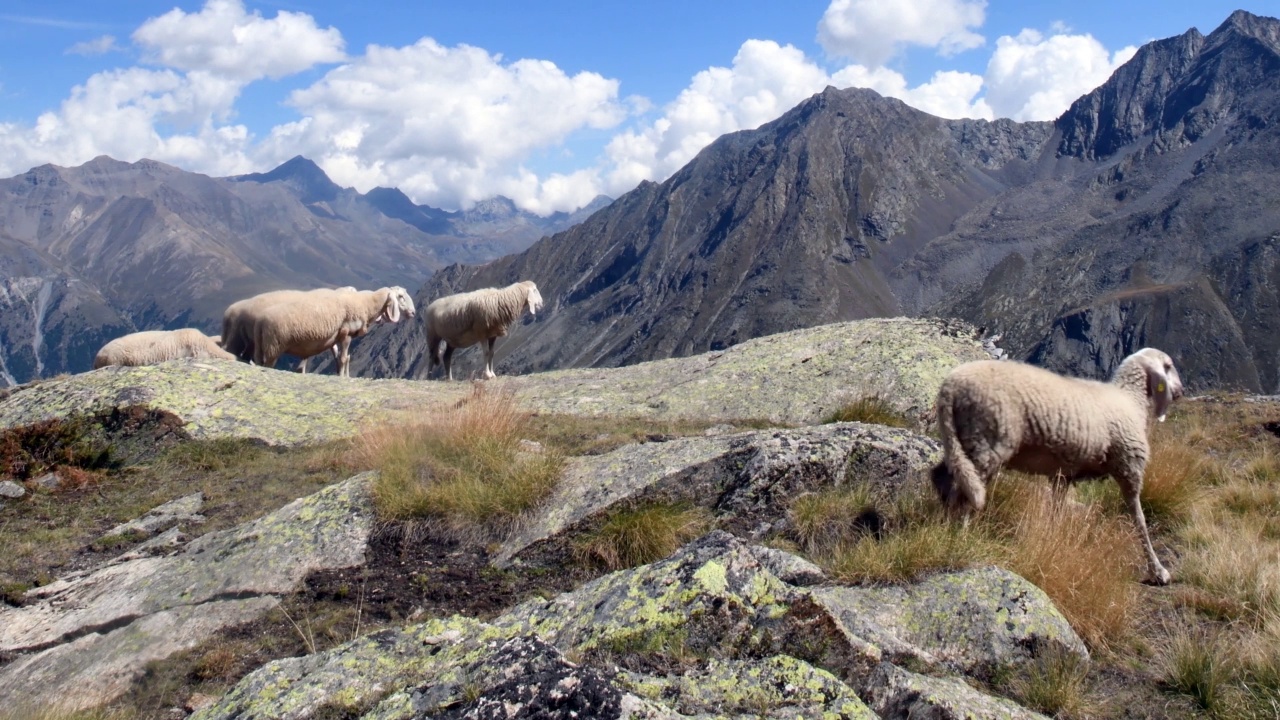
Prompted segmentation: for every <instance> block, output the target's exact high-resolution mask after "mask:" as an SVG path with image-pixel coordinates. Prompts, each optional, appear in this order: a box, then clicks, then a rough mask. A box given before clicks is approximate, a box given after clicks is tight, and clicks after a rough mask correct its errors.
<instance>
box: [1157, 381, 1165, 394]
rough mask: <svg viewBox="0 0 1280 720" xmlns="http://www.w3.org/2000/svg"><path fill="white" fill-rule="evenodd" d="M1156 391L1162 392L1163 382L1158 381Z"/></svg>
mask: <svg viewBox="0 0 1280 720" xmlns="http://www.w3.org/2000/svg"><path fill="white" fill-rule="evenodd" d="M1156 392H1164V383H1160V384H1159V385H1157V386H1156Z"/></svg>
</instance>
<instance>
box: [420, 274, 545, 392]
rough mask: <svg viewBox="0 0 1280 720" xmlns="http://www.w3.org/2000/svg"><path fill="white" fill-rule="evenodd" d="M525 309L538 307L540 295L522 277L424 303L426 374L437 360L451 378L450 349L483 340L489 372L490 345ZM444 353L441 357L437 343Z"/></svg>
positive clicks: (489, 374)
mask: <svg viewBox="0 0 1280 720" xmlns="http://www.w3.org/2000/svg"><path fill="white" fill-rule="evenodd" d="M525 308H528V309H529V314H530V315H537V314H538V311H539V310H541V309H542V295H541V294H540V293H539V292H538V286H537V285H535V284H534V282H533V281H532V280H522V281H520V282H517V283H513V284H511V285H508V286H506V287H503V288H481V289H480V290H472V291H471V292H464V293H457V294H456V295H448V296H446V297H442V298H438V299H436V300H434V301H432V302H431V304H430V305H428V306H427V309H426V311H425V312H423V314H422V316H423V320H424V322H426V324H427V353H428V355H429V356H430V361H429V362H428V364H427V374H428V375H430V374H431V369H432V368H434V367H435V365H436V363H437V362H439V363H441V364H443V365H444V373H445V377H447V378H448V379H450V380H452V379H453V351H454V350H457V349H460V348H468V347H471V346H472V345H475V344H476V343H478V342H481V341H485V342H486V346H485V351H484V376H485V378H493V377H495V375H494V372H493V345H494V343H496V342H497V340H498V338H500V337H502V336H503V335H506V334H507V328H508V327H509V326H510V325H511V323H513V322H515V321H516V319H517V318H519V317H520V313H521V312H523V311H524V309H525ZM442 343H443V345H444V347H443V350H444V353H443V356H441V353H440V351H441V344H442Z"/></svg>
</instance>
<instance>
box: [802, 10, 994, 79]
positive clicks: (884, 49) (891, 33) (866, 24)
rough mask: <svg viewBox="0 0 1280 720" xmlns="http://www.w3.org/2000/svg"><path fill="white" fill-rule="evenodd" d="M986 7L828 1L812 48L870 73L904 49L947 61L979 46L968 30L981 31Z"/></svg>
mask: <svg viewBox="0 0 1280 720" xmlns="http://www.w3.org/2000/svg"><path fill="white" fill-rule="evenodd" d="M986 7H987V3H986V0H897V2H884V0H832V2H831V5H829V6H828V7H827V11H826V12H825V13H824V14H823V16H822V20H821V21H820V22H819V23H818V42H819V43H820V44H821V45H822V47H823V49H825V50H826V51H827V54H829V55H832V56H835V57H847V58H852V59H853V60H855V61H857V62H859V63H861V64H864V65H869V66H871V67H876V66H879V65H883V64H884V63H885V62H886V61H887V60H888V59H889V58H891V57H893V55H895V54H896V53H897V52H899V51H900V50H901V49H902V48H903V47H905V46H907V45H920V46H924V47H931V48H937V49H938V51H939V52H940V53H942V54H943V55H944V56H949V55H953V54H955V53H957V52H960V51H963V50H971V49H973V48H976V47H980V46H981V45H982V44H983V43H984V42H985V40H984V38H983V37H982V36H981V35H979V34H978V33H976V32H974V31H973V28H979V27H981V26H982V23H983V22H984V21H985V19H986Z"/></svg>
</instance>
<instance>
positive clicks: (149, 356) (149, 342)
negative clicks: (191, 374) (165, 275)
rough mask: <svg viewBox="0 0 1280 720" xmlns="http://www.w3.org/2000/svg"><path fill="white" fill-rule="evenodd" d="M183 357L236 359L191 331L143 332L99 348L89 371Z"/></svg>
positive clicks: (193, 330) (150, 363)
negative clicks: (108, 366)
mask: <svg viewBox="0 0 1280 720" xmlns="http://www.w3.org/2000/svg"><path fill="white" fill-rule="evenodd" d="M183 357H193V358H211V357H212V358H221V359H223V360H235V359H236V356H235V355H232V354H231V353H229V352H227V351H226V350H223V349H222V348H221V347H220V346H219V345H218V343H217V341H216V339H215V338H211V337H209V336H208V335H205V334H204V333H202V332H200V331H199V330H196V329H194V328H182V329H180V330H144V331H142V332H136V333H130V334H128V335H122V336H121V337H118V338H116V339H115V340H112V341H111V342H109V343H107V344H106V345H103V346H102V349H101V350H99V351H98V354H97V355H96V356H94V358H93V369H94V370H97V369H98V368H100V367H106V366H107V365H154V364H155V363H159V362H164V361H165V360H174V359H177V358H183Z"/></svg>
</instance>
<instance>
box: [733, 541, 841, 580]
mask: <svg viewBox="0 0 1280 720" xmlns="http://www.w3.org/2000/svg"><path fill="white" fill-rule="evenodd" d="M751 554H752V555H755V557H756V559H757V560H759V561H760V564H761V565H763V566H764V567H765V569H766V570H768V571H769V572H771V573H773V575H774V576H775V577H777V578H778V579H779V580H781V581H782V582H784V583H787V584H788V585H797V586H801V587H805V586H809V585H817V584H818V583H824V582H826V581H827V574H826V573H824V572H823V571H822V568H820V567H818V566H817V565H814V564H813V563H811V562H809V561H808V560H805V559H804V558H802V557H799V556H798V555H792V554H791V553H789V552H786V551H784V550H778V549H776V548H771V547H765V546H763V545H752V546H751Z"/></svg>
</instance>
